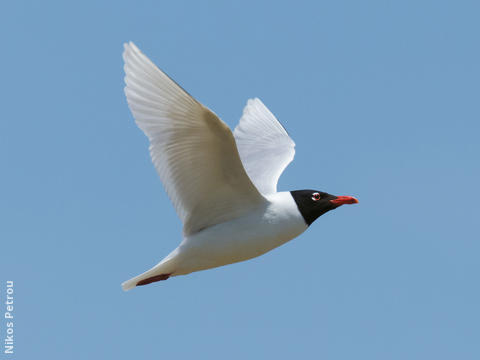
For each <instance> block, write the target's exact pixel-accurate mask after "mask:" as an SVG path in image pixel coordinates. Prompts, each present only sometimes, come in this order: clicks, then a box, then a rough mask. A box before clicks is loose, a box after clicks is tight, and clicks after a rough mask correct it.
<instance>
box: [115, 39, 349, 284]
mask: <svg viewBox="0 0 480 360" xmlns="http://www.w3.org/2000/svg"><path fill="white" fill-rule="evenodd" d="M123 59H124V61H125V67H124V69H125V74H126V75H125V83H126V86H125V94H126V97H127V102H128V105H129V107H130V110H131V112H132V114H133V116H134V118H135V120H136V123H137V125H138V126H139V127H140V129H142V130H143V132H144V133H145V135H146V136H147V137H148V139H149V140H150V155H151V157H152V161H153V164H154V165H155V168H156V170H157V172H158V174H159V175H160V179H161V181H162V183H163V186H164V187H165V190H166V192H167V194H168V196H169V198H170V199H171V201H172V203H173V206H174V207H175V210H176V212H177V214H178V216H179V217H180V219H181V220H182V223H183V239H182V241H181V243H180V245H179V246H178V247H177V248H176V249H175V250H173V251H172V252H171V253H170V254H169V255H167V256H166V257H165V258H164V259H163V260H162V261H160V262H159V263H158V264H157V265H155V266H154V267H153V268H151V269H150V270H148V271H146V272H144V273H143V274H140V275H138V276H136V277H134V278H132V279H130V280H128V281H126V282H124V283H123V284H122V287H123V289H124V290H130V289H132V288H134V287H136V286H140V285H146V284H150V283H153V282H156V281H160V280H167V279H168V278H170V277H173V276H178V275H186V274H189V273H192V272H195V271H200V270H206V269H211V268H215V267H218V266H223V265H227V264H232V263H236V262H239V261H244V260H248V259H251V258H254V257H257V256H260V255H262V254H265V253H266V252H268V251H270V250H272V249H274V248H276V247H278V246H280V245H282V244H284V243H285V242H287V241H289V240H291V239H293V238H295V237H297V236H298V235H300V234H301V233H303V232H304V231H305V230H306V229H307V228H308V227H309V226H310V225H311V224H312V223H313V222H314V221H315V220H316V219H317V218H318V217H319V216H321V215H323V214H325V213H326V212H328V211H330V210H333V209H335V208H337V207H339V206H341V205H343V204H354V203H358V201H357V199H355V198H354V197H351V196H335V195H330V194H328V193H326V192H323V191H319V190H295V191H286V192H277V182H278V178H279V177H280V175H281V173H282V172H283V170H284V169H285V168H286V167H287V165H288V164H289V163H290V162H291V161H292V160H293V157H294V155H295V143H294V142H293V140H292V139H291V138H290V137H289V135H288V134H287V132H286V131H285V129H284V128H283V127H282V125H281V124H280V123H279V122H278V120H277V119H276V118H275V116H274V115H273V114H272V113H271V112H270V111H269V110H268V109H267V107H266V106H265V105H264V104H263V103H262V102H261V101H260V100H259V99H257V98H255V99H250V100H248V102H247V105H246V106H245V109H244V110H243V115H242V117H241V119H240V122H239V124H238V125H237V127H236V128H235V130H234V131H233V133H232V131H231V130H230V128H229V127H228V126H227V125H226V124H225V123H224V122H223V121H222V120H220V118H219V117H218V116H217V115H215V113H214V112H212V111H211V110H209V109H208V108H206V107H205V106H203V105H202V104H200V103H199V102H198V101H197V100H195V99H194V98H193V97H192V96H191V95H190V94H188V93H187V92H186V91H185V90H184V89H182V88H181V87H180V86H179V85H178V84H177V83H176V82H175V81H173V80H172V79H171V78H169V77H168V75H166V74H165V73H164V72H163V71H161V70H160V69H159V68H158V67H157V66H155V64H154V63H153V62H152V61H150V59H149V58H148V57H147V56H145V55H144V54H143V53H142V52H141V51H140V50H139V49H138V48H137V47H136V46H135V44H133V43H132V42H130V43H127V44H125V50H124V53H123Z"/></svg>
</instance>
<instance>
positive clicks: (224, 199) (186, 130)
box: [123, 42, 265, 235]
mask: <svg viewBox="0 0 480 360" xmlns="http://www.w3.org/2000/svg"><path fill="white" fill-rule="evenodd" d="M123 58H124V61H125V67H124V69H125V74H126V76H125V83H126V87H125V94H126V96H127V101H128V105H129V107H130V110H131V111H132V114H133V116H134V118H135V120H136V122H137V125H138V126H139V127H140V129H142V130H143V132H144V133H145V135H146V136H147V137H148V139H149V140H150V154H151V157H152V161H153V163H154V165H155V168H156V170H157V172H158V174H159V175H160V179H161V181H162V183H163V185H164V187H165V190H166V192H167V194H168V196H169V197H170V199H171V201H172V203H173V205H174V207H175V209H176V211H177V214H178V216H179V217H180V219H181V220H182V222H183V224H184V233H185V234H186V235H189V234H192V233H195V232H198V231H200V230H201V229H203V228H205V227H208V226H212V225H215V224H218V223H221V222H224V221H227V220H230V219H233V218H235V217H238V216H241V215H243V214H245V213H247V212H248V211H250V210H252V209H253V208H255V207H257V206H259V205H260V204H261V203H263V202H264V201H265V199H264V198H263V196H262V195H261V194H260V193H259V192H258V190H257V189H256V188H255V186H254V184H253V183H252V181H251V180H250V179H249V177H248V175H247V173H246V172H245V169H244V167H243V165H242V163H241V160H240V156H239V153H238V150H237V146H236V143H235V139H234V137H233V134H232V132H231V131H230V129H229V128H228V126H227V125H226V124H225V123H224V122H223V121H222V120H220V119H219V118H218V117H217V116H216V115H215V114H214V113H213V112H212V111H210V110H209V109H207V108H206V107H204V106H203V105H202V104H200V103H199V102H198V101H196V100H195V99H194V98H193V97H192V96H190V95H189V94H188V93H187V92H186V91H185V90H183V89H182V88H181V87H180V86H179V85H178V84H177V83H175V82H174V81H173V80H172V79H170V78H169V77H168V76H167V75H166V74H165V73H164V72H162V71H161V70H160V69H159V68H157V67H156V66H155V65H154V64H153V62H151V61H150V59H148V58H147V57H146V56H145V55H144V54H143V53H142V52H141V51H140V50H139V49H138V48H137V47H136V46H135V45H134V44H133V43H131V42H130V43H128V44H125V51H124V53H123Z"/></svg>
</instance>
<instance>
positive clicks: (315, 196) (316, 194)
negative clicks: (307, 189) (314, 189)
mask: <svg viewBox="0 0 480 360" xmlns="http://www.w3.org/2000/svg"><path fill="white" fill-rule="evenodd" d="M320 198H321V196H320V194H319V193H313V194H312V200H313V201H318V200H320Z"/></svg>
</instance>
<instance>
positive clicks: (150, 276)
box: [122, 260, 172, 291]
mask: <svg viewBox="0 0 480 360" xmlns="http://www.w3.org/2000/svg"><path fill="white" fill-rule="evenodd" d="M170 275H172V269H171V266H170V261H165V260H164V261H161V262H160V263H159V264H157V265H155V266H154V267H153V268H151V269H150V270H148V271H145V272H144V273H143V274H140V275H137V276H135V277H133V278H131V279H130V280H127V281H125V282H124V283H122V289H123V291H128V290H131V289H133V288H134V287H136V286H141V285H147V284H150V283H152V282H155V281H161V280H167V279H168V278H169V277H170Z"/></svg>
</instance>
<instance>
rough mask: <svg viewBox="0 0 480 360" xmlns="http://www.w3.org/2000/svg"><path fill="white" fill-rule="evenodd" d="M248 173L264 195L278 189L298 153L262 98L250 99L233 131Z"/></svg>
mask: <svg viewBox="0 0 480 360" xmlns="http://www.w3.org/2000/svg"><path fill="white" fill-rule="evenodd" d="M233 134H234V136H235V140H236V142H237V147H238V151H239V153H240V158H241V159H242V163H243V166H244V167H245V170H246V171H247V174H248V176H249V177H250V179H251V180H252V181H253V183H254V184H255V186H256V187H257V189H258V190H259V191H260V192H261V193H262V194H264V195H266V194H272V193H275V192H277V183H278V179H279V178H280V175H281V174H282V172H283V170H285V168H286V167H287V165H288V164H290V162H291V161H292V160H293V157H294V156H295V143H294V142H293V140H292V139H291V138H290V137H289V136H288V134H287V132H286V131H285V129H284V128H283V126H282V125H281V124H280V123H279V122H278V120H277V119H276V118H275V116H274V115H273V114H272V113H271V112H270V110H268V109H267V107H266V106H265V105H264V104H263V103H262V102H261V101H260V99H258V98H255V99H250V100H248V102H247V106H245V108H244V109H243V115H242V118H241V119H240V122H239V124H238V125H237V127H236V128H235V130H234V132H233Z"/></svg>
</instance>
